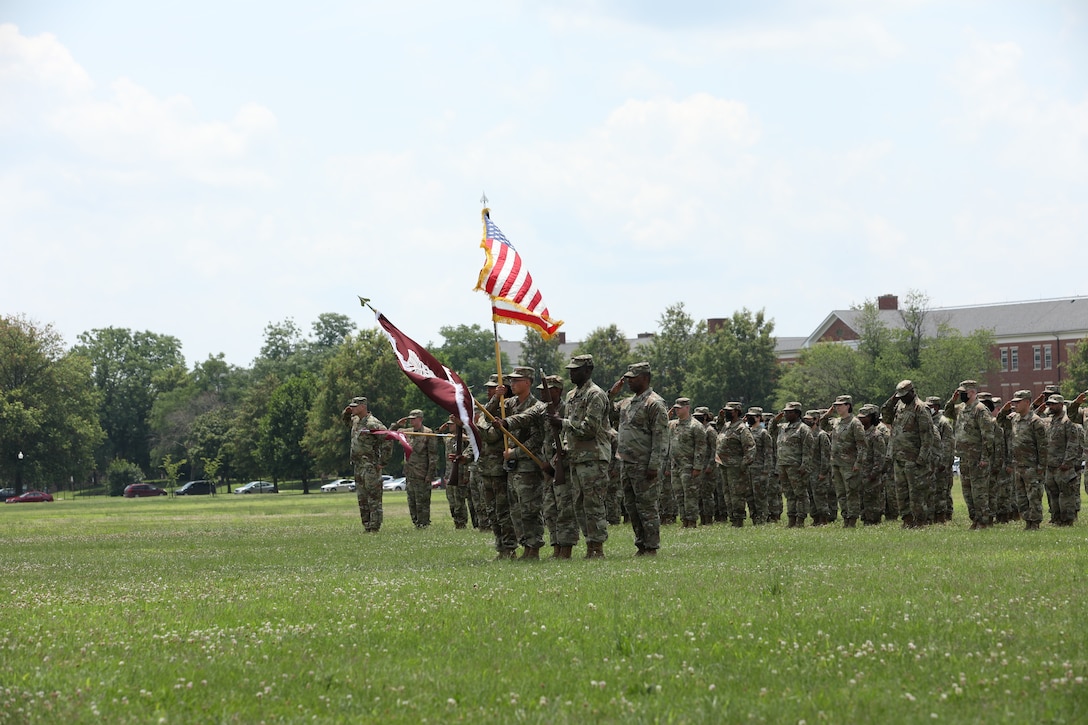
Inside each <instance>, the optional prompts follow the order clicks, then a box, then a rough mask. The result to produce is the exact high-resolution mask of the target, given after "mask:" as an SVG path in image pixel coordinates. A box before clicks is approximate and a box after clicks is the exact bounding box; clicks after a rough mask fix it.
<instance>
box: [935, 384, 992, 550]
mask: <svg viewBox="0 0 1088 725" xmlns="http://www.w3.org/2000/svg"><path fill="white" fill-rule="evenodd" d="M944 414H945V415H946V416H948V419H949V420H951V421H952V424H953V425H954V426H955V435H956V455H958V456H959V457H960V488H961V489H962V491H963V498H964V501H966V502H967V514H968V516H970V517H971V529H972V530H975V529H985V528H987V527H988V526H990V524H991V517H992V515H993V514H992V512H991V509H990V460H991V459H992V458H993V455H994V420H993V416H992V415H990V411H989V410H987V409H986V406H985V405H983V404H982V402H981V401H980V400H979V399H978V382H976V381H974V380H964V381H963V382H961V383H960V384H959V387H957V388H956V390H955V391H953V393H952V397H951V398H949V399H948V402H947V403H945V406H944Z"/></svg>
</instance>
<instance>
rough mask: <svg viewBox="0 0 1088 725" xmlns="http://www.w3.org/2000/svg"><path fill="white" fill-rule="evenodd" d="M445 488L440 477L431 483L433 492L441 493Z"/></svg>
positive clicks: (444, 480)
mask: <svg viewBox="0 0 1088 725" xmlns="http://www.w3.org/2000/svg"><path fill="white" fill-rule="evenodd" d="M445 487H446V479H444V478H442V477H441V476H439V477H438V478H436V479H434V480H433V481H431V489H432V490H434V491H441V490H442V489H444V488H445Z"/></svg>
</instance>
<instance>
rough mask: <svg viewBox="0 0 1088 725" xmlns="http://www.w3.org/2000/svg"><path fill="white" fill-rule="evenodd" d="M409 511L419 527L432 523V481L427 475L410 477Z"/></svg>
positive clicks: (414, 522)
mask: <svg viewBox="0 0 1088 725" xmlns="http://www.w3.org/2000/svg"><path fill="white" fill-rule="evenodd" d="M408 513H409V514H410V515H411V517H412V523H413V524H415V525H416V527H417V528H420V529H422V528H423V527H424V526H430V525H431V482H430V481H428V480H427V477H426V476H421V477H417V476H413V477H411V478H409V479H408Z"/></svg>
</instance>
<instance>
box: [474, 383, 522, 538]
mask: <svg viewBox="0 0 1088 725" xmlns="http://www.w3.org/2000/svg"><path fill="white" fill-rule="evenodd" d="M496 377H497V376H494V375H493V376H492V377H491V380H490V381H488V383H487V387H495V386H496V385H497V383H496V382H495V379H496ZM492 401H494V403H495V406H494V409H495V410H496V411H497V410H498V407H497V406H498V397H494V398H491V399H490V400H489V401H488V409H489V410H490V409H491V408H492ZM476 428H477V429H478V430H479V431H480V439H481V447H480V459H479V460H478V461H476V476H477V477H478V478H479V479H480V487H481V488H482V489H483V495H484V505H485V507H486V509H487V511H488V512H489V516H490V520H491V531H492V532H493V533H494V534H495V550H496V551H498V552H499V558H500V559H502V558H509V557H511V556H512V555H513V553H514V550H515V549H517V546H518V539H517V535H516V534H515V532H514V524H513V521H512V519H511V512H510V504H511V501H510V488H509V483H508V482H507V472H506V469H505V468H503V460H502V454H503V450H504V449H505V445H504V442H503V432H502V429H501V428H498V427H497V426H495V425H494V424H493V423H492V422H491V419H490V418H489V417H487V416H486V415H485V414H484V413H480V414H479V415H478V416H477V417H476Z"/></svg>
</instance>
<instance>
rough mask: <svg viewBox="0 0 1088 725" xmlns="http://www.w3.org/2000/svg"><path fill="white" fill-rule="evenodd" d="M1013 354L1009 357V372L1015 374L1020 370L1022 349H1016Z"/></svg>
mask: <svg viewBox="0 0 1088 725" xmlns="http://www.w3.org/2000/svg"><path fill="white" fill-rule="evenodd" d="M1011 352H1012V354H1011V355H1010V356H1009V370H1011V371H1012V372H1014V373H1015V372H1017V371H1019V370H1020V348H1018V347H1014V348H1013V349H1012V350H1011Z"/></svg>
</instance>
